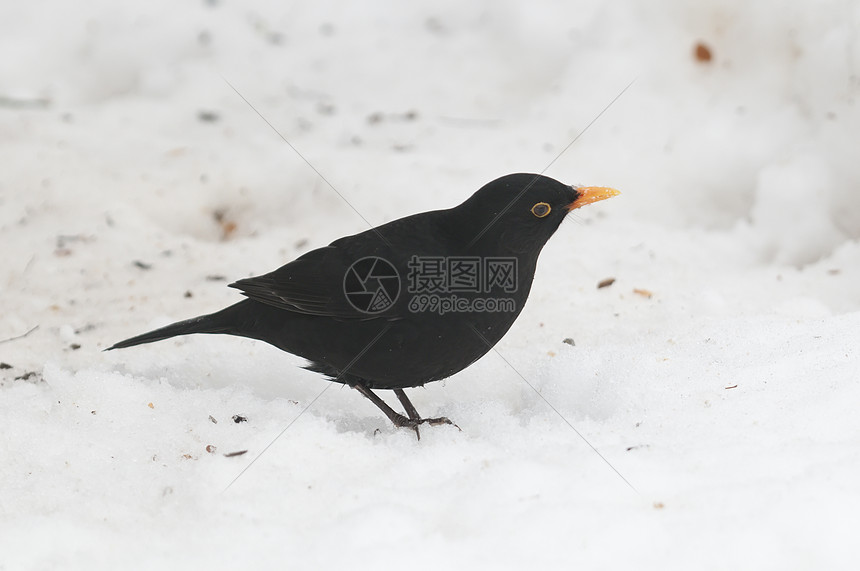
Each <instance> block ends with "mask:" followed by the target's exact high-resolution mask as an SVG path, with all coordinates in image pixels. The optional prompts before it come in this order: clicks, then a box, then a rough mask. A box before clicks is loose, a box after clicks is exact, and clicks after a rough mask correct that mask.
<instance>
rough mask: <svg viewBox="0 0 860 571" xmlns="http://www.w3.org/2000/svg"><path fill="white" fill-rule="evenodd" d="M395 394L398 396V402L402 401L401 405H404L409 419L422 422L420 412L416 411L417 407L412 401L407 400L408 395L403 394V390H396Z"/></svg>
mask: <svg viewBox="0 0 860 571" xmlns="http://www.w3.org/2000/svg"><path fill="white" fill-rule="evenodd" d="M394 394H396V395H397V400H399V401H400V404H402V405H403V408H404V409H405V410H406V414H408V415H409V418H411V419H412V420H421V416H420V415H419V414H418V411H417V410H415V407H414V406H413V405H412V401H410V400H409V398H407V396H406V393H404V392H403V389H394Z"/></svg>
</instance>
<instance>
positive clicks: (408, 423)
mask: <svg viewBox="0 0 860 571" xmlns="http://www.w3.org/2000/svg"><path fill="white" fill-rule="evenodd" d="M391 422H393V423H394V426H396V427H397V428H411V429H412V430H414V431H415V436H416V437H417V438H418V440H421V433H420V432H419V431H418V427H419V426H420V425H422V424H429V425H430V426H439V425H440V424H450V425H452V426H456V427H457V430H460V431H461V432H462V429H461V428H460V427H459V426H457V425H456V424H454V423H453V422H451V420H450V419H449V418H446V417H444V416H440V417H438V418H406V417H405V416H403V415H402V414H396V413H395V416H393V417H391Z"/></svg>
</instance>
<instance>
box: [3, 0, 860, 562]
mask: <svg viewBox="0 0 860 571" xmlns="http://www.w3.org/2000/svg"><path fill="white" fill-rule="evenodd" d="M858 30H860V4H858V3H857V2H854V1H851V0H824V1H822V2H815V3H813V2H800V1H796V2H778V1H775V0H763V1H761V2H755V3H750V2H745V1H740V0H721V1H717V0H703V1H701V2H686V1H680V0H663V1H660V2H648V3H645V2H637V1H635V0H624V1H618V2H612V3H604V2H598V1H596V0H595V1H587V0H576V1H573V2H561V1H558V2H554V1H537V2H516V1H502V2H493V1H489V0H479V1H475V2H470V3H464V2H453V1H450V0H434V1H433V2H411V3H401V4H395V3H390V2H379V1H369V2H362V3H347V2H332V1H322V2H314V3H312V2H274V1H270V0H252V1H250V2H238V1H236V0H208V1H203V0H198V1H196V2H185V3H176V2H169V1H167V0H153V1H150V2H147V3H143V2H137V3H116V2H111V1H108V0H83V1H81V2H57V1H38V0H37V1H33V2H27V3H23V2H21V3H13V2H4V3H3V4H2V5H0V51H1V52H2V54H3V56H2V58H0V165H2V166H0V260H2V266H0V280H2V282H0V283H2V296H0V339H3V340H5V341H4V342H2V343H0V362H2V363H4V364H5V365H4V368H3V369H0V418H2V424H3V429H2V436H0V460H2V462H0V569H2V570H13V569H15V570H17V569H87V570H98V569H111V570H113V569H136V568H140V569H206V570H211V569H228V568H230V569H241V568H247V569H320V568H322V569H326V568H348V569H380V568H403V567H408V568H410V569H562V568H567V569H572V568H584V569H613V568H618V569H780V570H785V569H858V568H860V554H859V553H858V550H860V548H858V546H857V535H858V532H860V414H858V405H860V385H858V380H860V379H858V376H860V358H858V348H860V243H858V238H860V160H858V159H860V154H858V145H857V143H858V133H860V112H858V104H860V99H858V98H860V69H858V65H860V40H858ZM699 42H701V43H703V44H704V45H706V46H707V48H708V49H709V52H710V55H711V59H710V60H709V61H701V60H700V59H697V57H695V53H696V50H695V46H696V44H697V43H699ZM634 80H635V81H634ZM631 81H633V84H632V85H631V86H630V87H629V89H628V90H627V91H626V92H625V93H624V94H623V95H622V96H621V97H619V98H618V99H617V101H615V103H614V104H613V105H611V106H610V107H609V108H608V109H607V110H606V111H605V113H603V114H601V112H602V111H603V110H604V108H605V107H606V106H607V105H608V104H609V103H610V102H611V101H612V100H613V99H614V98H615V97H616V96H617V95H618V94H619V93H620V92H621V91H622V90H623V89H624V88H625V86H627V85H628V84H630V82H631ZM228 82H229V84H228ZM230 85H232V86H234V87H235V88H236V90H238V91H239V92H240V93H241V94H242V96H244V98H246V99H247V100H248V102H250V103H251V104H252V105H253V107H254V108H256V109H257V110H258V111H259V113H260V114H262V115H263V116H264V117H265V119H266V120H268V121H269V122H270V123H271V124H272V125H273V126H274V127H275V128H276V129H277V130H278V131H279V132H280V133H281V134H283V136H284V137H285V138H286V139H287V140H288V141H289V143H290V144H291V145H293V146H295V148H296V149H298V150H299V151H300V152H301V153H302V155H304V157H306V158H307V160H308V161H309V162H310V163H311V164H312V165H313V167H315V168H316V169H317V170H318V171H319V173H321V174H322V176H323V177H325V179H326V180H327V181H329V182H330V183H331V185H332V186H333V187H334V189H336V190H334V189H333V188H332V187H331V186H329V184H327V183H326V182H325V180H324V179H323V178H322V177H321V176H319V175H318V174H317V173H316V172H314V170H313V169H312V168H310V167H309V166H308V165H307V164H306V163H305V162H304V161H303V160H302V159H301V158H300V157H299V156H298V155H297V154H296V152H294V151H293V150H292V149H291V148H290V146H289V145H287V144H285V143H284V141H282V140H281V138H280V137H279V136H278V135H277V134H276V133H275V132H274V131H273V130H272V129H271V128H270V127H269V126H268V125H267V124H266V123H265V122H264V121H263V120H262V119H261V118H260V116H258V115H257V114H256V113H255V111H254V109H252V107H250V106H249V104H248V103H246V102H245V101H243V99H242V97H240V96H239V95H237V93H236V92H235V91H234V90H233V89H232V88H231V87H230ZM595 119H596V120H595ZM592 121H593V124H592ZM586 128H587V130H586ZM584 130H585V132H584V133H583V131H584ZM578 135H581V136H579V138H578V139H577V140H576V142H575V143H574V144H573V145H572V146H571V147H570V148H569V149H567V150H566V152H564V153H562V154H561V155H560V156H559V154H560V153H561V152H562V150H563V149H565V147H566V146H567V145H568V144H569V143H570V142H571V141H573V140H574V138H575V137H577V136H578ZM555 159H557V160H555ZM553 161H554V162H553ZM550 163H551V166H550V167H549V169H548V170H547V171H546V174H547V175H549V176H552V177H554V178H557V179H559V180H562V181H565V182H567V183H571V184H594V185H608V186H613V187H616V188H619V189H620V190H621V191H622V194H621V195H620V196H619V197H617V198H613V199H612V200H609V201H606V202H601V203H599V204H595V205H591V206H589V207H587V208H584V209H582V210H579V211H577V212H576V213H575V215H573V216H571V217H569V220H568V221H566V222H565V223H564V224H563V225H562V227H561V228H560V229H559V231H558V232H557V234H556V235H555V236H554V237H553V238H552V240H551V241H550V243H549V244H548V245H547V247H546V248H545V249H544V251H543V253H542V255H541V259H540V263H539V266H538V271H537V275H536V277H535V283H534V287H533V290H532V294H531V297H530V299H529V302H528V305H527V306H526V308H525V310H524V311H523V313H522V315H521V316H520V318H519V320H518V321H517V323H516V324H515V325H514V327H513V328H512V329H511V330H510V332H509V333H508V334H507V335H506V336H505V337H504V339H503V340H502V341H501V342H500V343H499V344H498V345H497V347H496V351H493V352H490V353H489V354H488V355H487V356H485V357H484V358H483V359H481V360H480V361H478V362H477V363H476V364H474V365H473V366H472V367H470V368H468V369H466V370H464V371H463V372H461V373H459V374H457V375H455V376H453V377H451V378H450V379H448V380H446V381H443V382H438V383H432V384H430V385H428V386H427V387H426V388H424V389H413V390H411V391H410V394H411V397H412V399H413V402H414V403H415V405H416V407H417V408H418V410H419V411H421V412H422V413H424V414H425V415H433V416H435V415H446V416H449V417H451V418H452V419H453V420H455V421H456V422H457V424H458V425H459V427H460V428H461V429H462V431H458V430H457V429H456V428H455V427H450V426H442V427H424V428H423V429H422V438H421V440H420V441H417V440H416V438H415V436H414V435H413V434H412V433H411V432H409V431H405V430H398V429H395V428H394V427H392V426H391V425H390V424H389V422H388V421H387V420H386V419H385V417H384V416H382V414H381V413H380V412H379V411H378V410H377V409H376V408H375V407H374V406H373V405H372V404H371V403H369V402H368V401H366V400H365V399H363V398H362V397H361V396H360V395H359V394H358V393H357V392H355V391H353V390H350V389H348V388H344V387H342V386H341V385H333V384H330V383H327V382H325V381H324V380H323V379H322V378H321V377H319V376H318V375H315V374H313V373H310V372H307V371H305V370H303V369H301V368H300V365H302V363H303V362H302V360H301V359H299V358H297V357H294V356H291V355H288V354H286V353H282V352H280V351H278V350H276V349H274V348H272V347H270V346H268V345H265V344H263V343H259V342H254V341H250V340H246V339H240V338H232V337H219V336H191V337H184V338H176V339H171V340H169V341H166V342H161V343H157V344H152V345H146V346H141V347H135V348H132V349H127V350H123V351H113V352H110V353H103V352H102V351H101V350H102V349H104V348H105V347H107V346H109V345H111V344H112V343H114V342H116V341H118V340H120V339H124V338H127V337H130V336H132V335H135V334H138V333H141V332H144V331H147V330H149V329H151V328H153V327H156V326H159V325H164V324H166V323H169V322H171V321H175V320H179V319H183V318H186V317H192V316H195V315H199V314H203V313H209V312H212V311H215V310H217V309H220V308H222V307H224V306H226V305H228V304H230V303H233V302H235V301H237V300H238V299H240V298H241V296H240V294H239V293H238V292H236V291H235V290H232V289H229V288H227V287H226V284H227V283H228V282H229V281H230V280H234V279H239V278H242V277H246V276H249V275H255V274H261V273H266V272H268V271H270V270H272V269H274V268H276V267H278V266H279V265H281V264H283V263H286V262H287V261H289V260H291V259H294V258H295V257H297V256H299V255H301V254H302V253H304V252H306V251H308V250H310V249H313V248H315V247H319V246H323V245H326V244H328V243H329V242H330V241H332V240H333V239H336V238H338V237H340V236H342V235H346V234H352V233H355V232H360V231H363V230H365V229H366V228H367V227H368V223H369V224H372V225H377V224H381V223H384V222H386V221H389V220H392V219H395V218H398V217H401V216H405V215H408V214H412V213H415V212H420V211H424V210H431V209H436V208H447V207H450V206H453V205H455V204H458V203H459V202H461V201H462V200H464V199H465V198H467V197H468V196H469V195H470V194H471V193H472V192H474V190H476V189H477V188H479V187H480V186H481V185H483V184H484V183H486V182H488V181H490V180H492V179H494V178H496V177H498V176H501V175H504V174H507V173H511V172H541V171H542V170H543V169H544V168H545V167H547V166H548V165H550ZM610 277H612V278H615V282H614V283H613V284H612V285H611V286H609V287H604V288H597V284H598V282H600V281H601V280H603V279H605V278H610ZM649 294H650V295H649ZM35 327H38V328H37V329H35V330H33V331H32V332H31V333H30V334H29V335H27V336H25V337H18V336H20V335H22V334H24V333H26V332H28V331H30V330H31V329H33V328H35ZM15 337H18V338H15ZM566 338H571V339H572V340H573V341H574V343H575V345H571V344H570V343H565V342H563V340H564V339H566ZM7 365H8V366H10V367H7ZM327 387H328V388H327ZM324 389H325V390H324ZM383 393H384V394H383V396H384V397H385V398H387V399H388V400H389V401H390V402H392V404H394V399H392V398H391V395H390V394H388V393H387V392H385V391H383ZM234 415H241V416H243V417H245V418H247V422H240V423H236V422H234V421H233V420H232V417H233V416H234ZM216 421H217V423H216ZM207 447H209V448H208V450H210V451H211V452H210V451H207ZM242 450H247V453H246V454H244V455H239V456H229V457H228V456H225V454H229V453H232V452H238V451H242ZM252 461H253V464H252ZM237 477H238V478H237ZM231 483H232V485H231Z"/></svg>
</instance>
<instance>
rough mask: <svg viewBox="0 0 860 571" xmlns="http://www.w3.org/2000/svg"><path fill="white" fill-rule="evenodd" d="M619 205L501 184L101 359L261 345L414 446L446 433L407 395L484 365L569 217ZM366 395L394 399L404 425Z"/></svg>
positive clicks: (264, 281) (550, 188)
mask: <svg viewBox="0 0 860 571" xmlns="http://www.w3.org/2000/svg"><path fill="white" fill-rule="evenodd" d="M616 194H618V191H616V190H613V189H611V188H604V187H577V186H568V185H566V184H562V183H560V182H558V181H556V180H554V179H551V178H549V177H545V176H542V175H536V174H511V175H507V176H503V177H501V178H499V179H496V180H494V181H492V182H490V183H489V184H486V185H485V186H484V187H482V188H481V189H480V190H478V191H477V192H476V193H475V194H473V195H472V196H471V197H470V198H469V199H468V200H466V201H465V202H463V203H462V204H460V205H459V206H456V207H454V208H450V209H447V210H435V211H432V212H424V213H421V214H415V215H412V216H407V217H405V218H401V219H399V220H394V221H392V222H389V223H387V224H383V225H382V226H378V227H376V228H372V229H370V230H367V231H365V232H361V233H359V234H355V235H354V236H347V237H345V238H341V239H339V240H335V241H334V242H332V243H331V244H330V245H328V246H326V247H324V248H319V249H317V250H313V251H311V252H308V253H306V254H304V255H303V256H301V257H299V258H298V259H296V260H294V261H292V262H290V263H288V264H287V265H285V266H282V267H280V268H278V269H277V270H275V271H273V272H271V273H269V274H266V275H263V276H259V277H253V278H247V279H243V280H239V281H237V282H235V283H232V284H230V287H234V288H237V289H239V290H241V292H242V293H243V294H244V295H245V296H246V297H247V299H245V300H242V301H240V302H239V303H236V304H235V305H231V306H230V307H227V308H226V309H223V310H221V311H219V312H217V313H213V314H210V315H203V316H201V317H195V318H192V319H188V320H185V321H180V322H178V323H174V324H172V325H167V326H166V327H162V328H160V329H156V330H155V331H151V332H149V333H144V334H142V335H138V336H137V337H132V338H131V339H127V340H125V341H120V342H119V343H117V344H115V345H113V346H112V347H109V348H108V350H110V349H120V348H123V347H131V346H133V345H140V344H142V343H151V342H153V341H160V340H162V339H167V338H169V337H174V336H176V335H189V334H191V333H224V334H227V335H238V336H241V337H250V338H252V339H259V340H261V341H265V342H267V343H270V344H272V345H274V346H275V347H277V348H279V349H281V350H283V351H287V352H288V353H293V354H295V355H299V356H301V357H304V358H305V359H307V360H308V364H307V365H306V368H307V369H310V370H312V371H316V372H318V373H322V374H323V375H325V376H327V377H328V378H329V379H330V380H333V381H337V382H340V383H345V384H347V385H349V386H351V387H353V388H355V389H357V390H358V391H359V392H361V394H363V395H364V396H365V397H367V398H368V399H370V400H371V401H372V402H373V403H374V404H375V405H376V406H378V407H379V408H380V409H381V410H382V412H384V413H385V415H386V416H387V417H388V418H389V419H390V420H391V421H392V422H393V423H394V424H395V425H396V426H398V427H409V428H412V429H414V430H415V432H416V434H418V425H420V424H422V423H429V424H441V423H447V424H450V423H451V421H450V420H448V419H447V418H444V417H440V418H421V417H420V416H419V414H418V412H417V411H416V410H415V407H414V406H413V405H412V403H411V402H410V401H409V399H408V398H407V397H406V393H404V392H403V389H405V388H409V387H418V386H422V385H424V384H426V383H430V382H433V381H439V380H441V379H444V378H447V377H450V376H451V375H453V374H454V373H457V372H459V371H461V370H463V369H464V368H466V367H468V366H469V365H470V364H472V363H474V362H475V361H476V360H478V359H479V358H480V357H482V356H483V355H484V354H485V353H487V351H489V350H490V349H491V348H492V347H493V346H494V345H495V344H496V343H497V342H498V341H499V340H500V339H501V338H502V336H503V335H504V334H505V333H506V332H507V331H508V329H509V328H510V327H511V325H512V324H513V322H514V320H515V319H516V318H517V316H518V315H519V313H520V311H522V309H523V306H524V304H525V302H526V299H527V298H528V295H529V290H530V289H531V284H532V279H533V278H534V274H535V267H536V265H537V259H538V255H539V254H540V251H541V249H542V248H543V246H544V244H546V242H547V240H549V238H550V236H552V235H553V233H555V231H556V229H558V227H559V225H560V224H561V222H562V220H564V217H565V216H567V214H568V213H569V212H570V211H572V210H574V209H576V208H579V207H580V206H583V205H586V204H589V203H592V202H596V201H598V200H603V199H606V198H609V197H611V196H615V195H616ZM373 389H389V390H393V391H394V394H395V395H397V398H398V399H399V400H400V402H401V403H402V405H403V407H404V409H405V411H406V414H407V416H408V418H407V417H405V416H403V415H401V414H399V413H397V412H395V411H394V410H393V409H392V408H391V407H389V406H388V405H387V404H386V403H385V402H384V401H383V400H382V399H381V398H379V397H378V396H377V395H376V394H375V393H374V392H373ZM418 436H419V438H420V434H419V435H418Z"/></svg>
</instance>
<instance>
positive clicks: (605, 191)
mask: <svg viewBox="0 0 860 571" xmlns="http://www.w3.org/2000/svg"><path fill="white" fill-rule="evenodd" d="M573 188H574V190H576V192H578V193H579V198H577V199H576V200H574V201H573V202H571V203H570V204H568V205H567V210H568V212H570V211H571V210H576V209H577V208H579V207H580V206H585V205H586V204H591V203H592V202H598V201H600V200H606V199H607V198H612V197H613V196H618V195H619V194H621V193H620V192H618V191H617V190H615V189H614V188H609V187H608V186H574V187H573Z"/></svg>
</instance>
